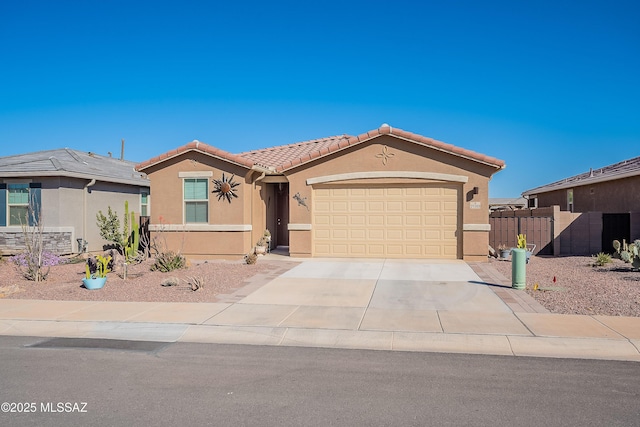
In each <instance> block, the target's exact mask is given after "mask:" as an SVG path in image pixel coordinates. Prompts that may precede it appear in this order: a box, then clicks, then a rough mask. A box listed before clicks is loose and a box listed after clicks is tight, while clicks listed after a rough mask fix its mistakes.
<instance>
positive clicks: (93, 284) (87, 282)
mask: <svg viewBox="0 0 640 427" xmlns="http://www.w3.org/2000/svg"><path fill="white" fill-rule="evenodd" d="M106 281H107V278H106V277H97V278H95V279H82V283H84V287H85V288H87V289H90V290H94V289H101V288H102V287H103V286H104V284H105V283H106Z"/></svg>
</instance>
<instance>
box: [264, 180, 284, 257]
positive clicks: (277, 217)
mask: <svg viewBox="0 0 640 427" xmlns="http://www.w3.org/2000/svg"><path fill="white" fill-rule="evenodd" d="M266 200H267V229H268V230H269V231H270V232H271V238H272V241H271V244H272V249H273V248H275V247H277V246H289V229H288V225H289V183H288V182H277V183H269V184H268V185H267V192H266Z"/></svg>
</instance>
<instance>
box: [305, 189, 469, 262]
mask: <svg viewBox="0 0 640 427" xmlns="http://www.w3.org/2000/svg"><path fill="white" fill-rule="evenodd" d="M460 192H461V191H460V185H459V184H456V183H434V184H419V185H416V184H384V185H382V184H373V185H318V186H315V187H314V191H313V206H314V208H313V213H314V214H313V227H312V230H313V256H316V257H365V258H366V257H369V258H438V259H456V258H460V257H461V253H460V247H461V245H460V232H459V230H460V223H461V221H460Z"/></svg>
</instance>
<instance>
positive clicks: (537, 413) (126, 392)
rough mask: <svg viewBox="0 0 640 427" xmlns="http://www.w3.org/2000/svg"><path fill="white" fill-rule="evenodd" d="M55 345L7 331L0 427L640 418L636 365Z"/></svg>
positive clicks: (1, 343) (1, 352) (572, 422)
mask: <svg viewBox="0 0 640 427" xmlns="http://www.w3.org/2000/svg"><path fill="white" fill-rule="evenodd" d="M49 340H50V339H46V338H34V337H0V360H1V361H2V362H1V363H2V374H1V384H2V387H1V388H0V402H2V405H3V406H2V410H3V412H2V413H0V425H3V426H30V425H32V426H48V425H52V426H58V425H60V426H61V425H65V426H85V425H97V426H102V425H105V426H106V425H117V426H120V425H123V426H124V425H127V426H131V425H159V426H165V425H214V426H226V425H229V426H231V425H233V426H303V425H304V426H326V425H337V426H347V425H349V426H352V425H362V426H364V425H367V426H395V425H416V426H418V425H420V426H424V425H444V426H446V425H452V426H453V425H455V426H461V425H473V426H482V425H486V426H489V425H491V426H513V425H518V426H540V425H546V426H556V425H557V426H603V425H607V426H615V425H620V426H633V425H640V403H639V402H640V382H639V381H638V378H639V374H640V371H639V369H640V368H639V367H638V364H637V363H634V362H616V361H595V360H574V359H549V358H528V357H518V358H514V357H503V356H486V355H464V354H455V355H454V354H440V353H412V352H388V351H370V350H341V349H320V348H298V347H269V346H244V345H220V344H192V343H145V344H144V345H140V344H139V343H138V342H133V341H132V342H128V341H121V342H115V341H114V342H111V341H105V340H86V339H85V340H73V339H72V340H63V341H49ZM38 343H44V344H45V347H34V346H33V345H34V344H38ZM82 346H84V348H78V347H82ZM5 402H6V403H8V404H9V406H7V405H6V403H5ZM7 409H8V412H5V411H6V410H7ZM26 411H30V412H27V413H25V412H26Z"/></svg>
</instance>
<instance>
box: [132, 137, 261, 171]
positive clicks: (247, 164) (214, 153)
mask: <svg viewBox="0 0 640 427" xmlns="http://www.w3.org/2000/svg"><path fill="white" fill-rule="evenodd" d="M201 147H202V148H201ZM190 151H195V152H198V153H201V154H204V155H206V156H209V157H213V158H216V159H218V160H222V161H225V162H227V163H231V164H234V165H236V166H240V167H243V168H246V169H251V168H252V167H253V165H254V163H253V162H251V161H248V160H246V159H243V158H241V157H239V156H237V155H235V154H232V153H229V152H226V151H223V150H220V149H218V148H215V147H212V146H210V145H207V144H205V143H203V142H200V141H193V142H190V143H188V144H186V145H183V146H182V147H179V148H177V149H175V150H172V151H169V152H167V153H164V154H161V155H160V156H157V157H154V158H152V159H150V160H148V161H146V162H142V163H138V164H137V165H136V166H135V170H137V171H139V172H141V171H144V170H145V169H149V168H151V167H153V166H156V165H158V164H160V163H163V162H166V161H168V160H171V159H174V158H176V157H179V156H181V155H184V154H185V153H188V152H190Z"/></svg>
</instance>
